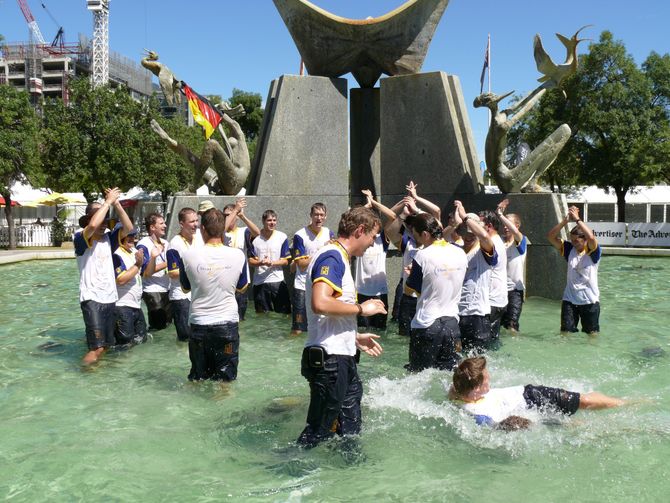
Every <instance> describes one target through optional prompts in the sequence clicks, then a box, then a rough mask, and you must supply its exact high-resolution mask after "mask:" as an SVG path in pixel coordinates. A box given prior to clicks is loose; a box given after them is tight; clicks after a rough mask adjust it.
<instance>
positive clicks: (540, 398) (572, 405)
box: [523, 384, 580, 415]
mask: <svg viewBox="0 0 670 503" xmlns="http://www.w3.org/2000/svg"><path fill="white" fill-rule="evenodd" d="M523 398H524V400H525V401H526V405H527V406H528V408H531V409H532V408H538V409H547V408H550V409H554V410H556V411H557V412H561V413H563V414H569V415H572V414H574V413H575V412H577V409H579V399H580V395H579V393H577V392H575V391H566V390H564V389H561V388H550V387H548V386H533V385H532V384H528V385H527V386H525V387H524V389H523Z"/></svg>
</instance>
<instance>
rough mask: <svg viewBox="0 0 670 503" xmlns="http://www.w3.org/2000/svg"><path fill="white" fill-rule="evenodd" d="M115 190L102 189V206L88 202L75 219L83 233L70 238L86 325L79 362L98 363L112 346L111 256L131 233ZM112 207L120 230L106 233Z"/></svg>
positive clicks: (115, 296)
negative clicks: (103, 197)
mask: <svg viewBox="0 0 670 503" xmlns="http://www.w3.org/2000/svg"><path fill="white" fill-rule="evenodd" d="M120 193H121V192H120V191H119V189H118V188H117V187H114V188H112V189H106V190H105V201H104V202H103V203H102V204H99V203H91V204H89V205H88V206H87V207H86V214H85V215H84V216H83V217H81V219H80V220H79V225H81V227H83V230H82V231H80V232H77V233H76V234H75V236H74V250H75V255H76V257H77V266H78V268H79V303H80V306H81V311H82V314H83V316H84V325H85V326H86V342H87V344H88V352H87V353H86V355H84V358H83V362H84V364H86V365H88V364H91V363H94V362H96V361H98V359H99V358H100V357H101V356H102V354H103V353H104V352H105V351H106V350H107V348H109V347H111V346H113V345H114V343H115V338H114V326H115V324H116V314H115V303H116V301H117V300H118V294H117V291H116V281H115V278H114V265H113V260H112V253H113V252H114V250H116V248H117V247H118V246H119V243H120V239H121V238H123V237H125V235H126V234H127V233H129V232H131V231H132V230H133V223H132V222H131V221H130V218H128V215H126V211H125V210H124V209H123V207H122V206H121V204H120V203H119V195H120ZM112 206H113V207H114V209H115V210H116V213H117V215H118V217H119V220H120V221H121V224H122V227H120V228H117V229H116V230H114V231H113V232H109V233H108V232H107V222H108V220H107V212H108V211H109V209H110V208H111V207H112Z"/></svg>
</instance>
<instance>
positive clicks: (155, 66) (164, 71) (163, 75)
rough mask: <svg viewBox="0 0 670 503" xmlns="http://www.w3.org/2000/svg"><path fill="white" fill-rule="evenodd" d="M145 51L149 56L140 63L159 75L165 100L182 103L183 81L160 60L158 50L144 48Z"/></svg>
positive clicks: (174, 103)
mask: <svg viewBox="0 0 670 503" xmlns="http://www.w3.org/2000/svg"><path fill="white" fill-rule="evenodd" d="M144 52H146V53H147V56H146V57H145V58H142V60H141V61H140V63H141V64H142V66H143V67H144V68H146V69H147V70H149V71H150V72H151V73H153V74H154V75H155V76H156V77H158V83H159V84H160V86H161V90H162V91H163V96H165V100H166V101H167V102H168V104H170V105H172V106H174V105H181V93H180V92H179V89H181V81H180V80H179V79H178V78H177V77H175V76H174V74H173V73H172V71H171V70H170V69H169V68H168V67H167V66H165V65H164V64H163V63H159V62H158V54H157V53H156V52H154V51H150V50H148V49H144Z"/></svg>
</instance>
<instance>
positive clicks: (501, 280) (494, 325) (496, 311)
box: [479, 210, 508, 341]
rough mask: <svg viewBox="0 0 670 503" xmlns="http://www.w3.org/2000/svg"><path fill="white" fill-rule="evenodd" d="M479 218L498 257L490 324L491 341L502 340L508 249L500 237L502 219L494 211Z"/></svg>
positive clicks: (491, 291)
mask: <svg viewBox="0 0 670 503" xmlns="http://www.w3.org/2000/svg"><path fill="white" fill-rule="evenodd" d="M479 217H480V218H481V219H482V222H484V229H486V232H487V234H488V235H489V237H490V238H491V241H493V246H494V247H495V249H496V255H498V261H497V262H496V264H495V265H494V266H493V268H492V269H491V290H490V292H489V302H490V303H491V314H490V315H489V323H490V325H491V340H493V341H497V340H499V339H500V322H501V320H502V317H503V315H504V314H505V311H506V310H507V302H508V301H507V248H506V247H505V243H504V242H503V240H502V238H501V237H500V234H499V230H500V219H499V218H498V214H497V213H495V212H493V211H488V210H487V211H482V212H480V213H479Z"/></svg>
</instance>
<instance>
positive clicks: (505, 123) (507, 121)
mask: <svg viewBox="0 0 670 503" xmlns="http://www.w3.org/2000/svg"><path fill="white" fill-rule="evenodd" d="M584 28H586V26H584V27H582V28H580V29H579V30H577V32H576V33H575V34H574V35H573V36H572V37H571V38H567V37H565V36H563V35H561V34H560V33H557V34H556V36H557V37H558V38H559V40H560V41H561V42H562V43H563V45H565V48H566V51H567V53H566V59H565V62H564V63H562V64H560V65H557V64H555V63H554V62H553V61H552V59H551V57H549V55H548V54H547V53H546V52H545V50H544V48H543V47H542V39H541V38H540V36H539V35H535V40H534V43H533V54H534V56H535V62H536V64H537V69H538V71H539V72H540V73H542V74H543V76H542V77H540V78H539V79H538V81H539V82H542V84H541V85H540V86H538V87H537V88H536V89H535V90H534V91H533V92H531V93H530V94H529V95H528V96H526V97H525V98H524V99H522V100H520V101H518V102H516V103H514V104H513V105H512V106H511V107H510V108H506V109H504V110H501V111H499V110H498V104H499V103H500V102H501V101H502V100H503V99H505V98H507V97H508V96H510V95H511V94H512V93H513V92H514V91H512V92H509V93H507V94H503V95H497V94H493V93H484V94H481V95H480V96H477V97H476V98H475V100H474V103H473V105H474V106H475V107H476V108H479V107H486V108H488V109H489V110H491V124H490V125H489V131H488V134H487V135H486V145H485V148H484V154H485V157H486V166H487V168H488V169H489V171H490V173H491V175H492V176H493V179H494V180H495V182H496V184H497V185H498V188H499V189H500V190H501V191H502V192H504V193H509V192H538V191H541V190H542V189H540V187H539V185H537V180H538V179H539V177H540V176H541V175H542V173H544V172H545V171H546V170H547V168H549V166H551V165H552V164H553V162H554V161H555V160H556V157H557V156H558V154H559V153H560V152H561V150H562V149H563V147H564V146H565V144H566V143H567V142H568V140H569V139H570V136H571V135H572V131H571V130H570V127H569V126H568V125H567V124H561V125H560V126H559V127H558V128H557V129H556V130H555V131H554V132H553V133H551V134H550V135H549V136H548V137H547V138H546V139H545V140H544V141H543V142H542V143H540V144H539V145H538V146H537V147H536V148H535V149H534V150H533V151H532V152H530V154H528V155H527V156H526V157H525V158H524V159H523V161H521V162H520V163H519V164H518V165H517V166H516V167H514V168H508V167H507V166H506V165H505V151H506V149H507V134H508V133H509V131H510V129H511V128H512V126H514V124H515V123H516V122H517V121H519V120H520V119H521V118H522V117H523V116H524V115H526V114H527V113H528V112H529V111H530V110H531V109H532V108H533V107H534V106H535V105H536V104H537V103H538V102H539V101H540V98H542V96H543V95H544V93H545V92H546V91H547V89H549V88H552V87H558V86H560V84H561V82H563V80H565V79H566V78H567V77H569V76H570V75H572V74H573V73H574V72H575V71H576V70H577V62H578V58H577V45H578V44H579V42H582V41H583V40H585V39H578V38H577V35H578V34H579V32H580V31H582V30H583V29H584ZM564 94H565V93H564Z"/></svg>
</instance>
